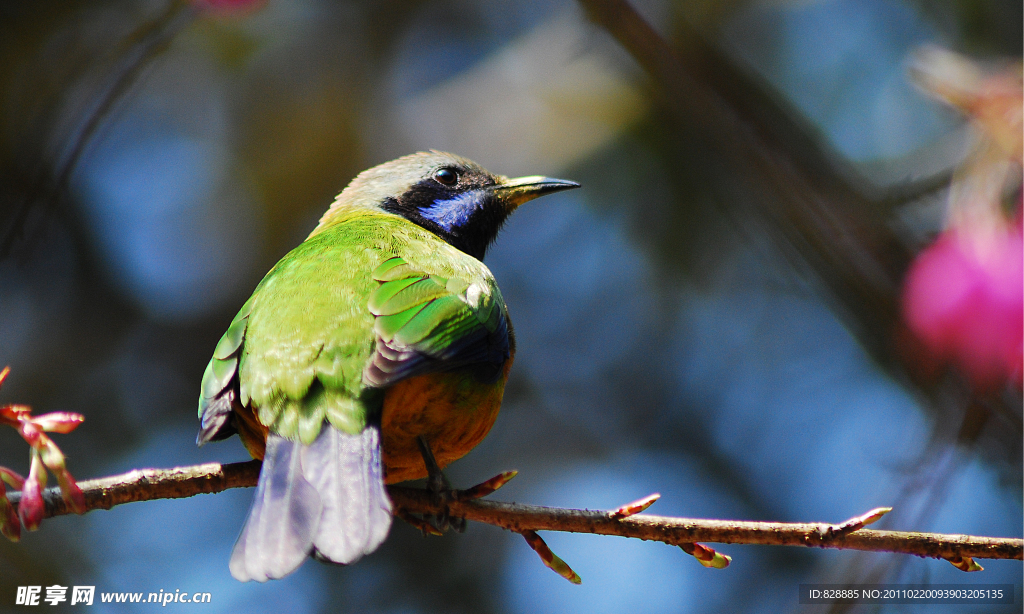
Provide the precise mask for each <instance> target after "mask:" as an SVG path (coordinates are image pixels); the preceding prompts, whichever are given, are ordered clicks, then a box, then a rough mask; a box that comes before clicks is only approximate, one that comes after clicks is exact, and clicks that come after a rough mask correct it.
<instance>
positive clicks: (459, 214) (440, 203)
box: [420, 190, 487, 232]
mask: <svg viewBox="0 0 1024 614" xmlns="http://www.w3.org/2000/svg"><path fill="white" fill-rule="evenodd" d="M486 198H487V192H486V191H485V190H473V191H472V192H464V193H462V194H459V195H458V196H456V197H454V198H450V199H448V200H436V201H434V202H433V203H431V205H430V206H429V207H424V208H423V209H420V215H422V216H423V219H426V220H430V221H431V222H434V223H435V224H437V225H438V226H440V227H441V228H443V229H444V230H445V231H446V232H452V231H454V230H455V229H457V228H462V227H464V226H465V225H466V224H467V223H468V222H469V219H470V218H471V217H472V216H473V213H475V212H476V211H477V210H479V209H480V208H482V207H483V206H484V201H485V199H486Z"/></svg>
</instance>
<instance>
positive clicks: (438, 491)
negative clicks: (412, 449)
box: [416, 435, 466, 533]
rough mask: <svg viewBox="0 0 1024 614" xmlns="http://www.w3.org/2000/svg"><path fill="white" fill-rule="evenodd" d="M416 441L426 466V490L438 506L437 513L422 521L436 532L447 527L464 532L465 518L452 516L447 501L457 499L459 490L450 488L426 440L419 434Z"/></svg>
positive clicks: (442, 530)
mask: <svg viewBox="0 0 1024 614" xmlns="http://www.w3.org/2000/svg"><path fill="white" fill-rule="evenodd" d="M416 441H417V443H418V444H419V446H420V454H422V455H423V463H424V464H425V465H426V466H427V491H428V492H430V500H431V503H432V504H433V505H435V506H437V507H438V508H440V512H438V513H437V514H434V515H431V516H425V517H424V518H423V520H424V522H426V523H428V524H430V525H431V526H432V527H433V528H434V529H435V530H436V531H437V532H438V533H444V532H445V531H447V530H448V529H454V530H455V531H456V532H458V533H462V532H464V531H465V530H466V519H465V518H458V517H455V516H452V515H451V514H450V513H449V510H448V504H449V503H452V502H453V501H458V500H459V498H458V492H459V491H457V490H455V489H453V488H452V486H451V483H449V482H448V478H446V477H445V475H444V473H443V472H442V471H441V468H440V467H439V466H438V464H437V460H435V459H434V453H433V451H431V449H430V444H429V443H427V440H426V439H425V438H424V437H423V436H422V435H421V436H419V437H417V438H416Z"/></svg>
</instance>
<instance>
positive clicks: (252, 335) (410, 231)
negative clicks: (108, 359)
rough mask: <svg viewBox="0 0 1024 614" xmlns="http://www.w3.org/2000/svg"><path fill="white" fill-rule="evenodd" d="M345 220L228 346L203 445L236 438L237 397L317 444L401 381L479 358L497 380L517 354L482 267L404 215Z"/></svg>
mask: <svg viewBox="0 0 1024 614" xmlns="http://www.w3.org/2000/svg"><path fill="white" fill-rule="evenodd" d="M336 219H337V221H336V222H334V223H332V224H330V225H328V226H326V227H323V228H319V229H318V230H317V231H316V232H315V233H314V234H313V235H311V236H310V237H309V238H308V239H307V240H306V241H305V242H303V243H302V244H301V245H299V246H298V247H296V248H295V249H294V250H292V251H291V252H289V253H288V254H287V255H286V256H285V257H284V258H282V259H281V261H280V262H278V264H277V265H276V266H275V267H274V268H273V269H272V270H271V271H270V272H269V273H268V274H267V276H266V277H265V278H264V279H263V281H262V282H260V284H259V286H257V288H256V290H255V292H254V293H253V296H252V298H250V299H249V301H248V302H246V304H245V305H244V306H243V307H242V309H241V310H240V311H239V313H238V315H237V316H236V317H235V319H234V320H233V321H232V323H231V326H229V327H228V330H227V332H226V333H225V334H224V336H223V337H222V338H221V340H220V342H219V343H218V344H217V348H216V350H214V356H213V359H212V360H211V361H210V364H209V366H208V367H207V371H206V375H205V376H204V378H203V393H202V396H201V398H200V401H199V413H200V417H201V419H202V420H203V429H202V430H201V431H200V436H199V440H200V442H205V441H209V440H211V439H220V438H223V437H227V436H229V435H231V434H233V432H234V431H233V429H232V428H231V427H230V423H229V422H228V421H227V416H228V415H229V414H230V407H231V401H232V400H233V399H234V398H235V396H232V395H237V398H238V400H239V401H240V402H241V403H242V405H249V404H250V403H251V404H252V406H253V407H255V408H256V410H257V416H258V417H259V420H260V422H262V423H263V424H265V425H267V426H268V427H269V428H270V430H271V432H274V433H277V434H279V435H281V436H283V437H286V438H288V439H292V440H297V441H300V442H301V443H303V444H307V445H308V444H310V443H312V442H313V441H314V440H315V439H316V437H317V435H318V434H319V432H320V428H321V426H322V424H323V422H324V420H327V421H329V422H330V423H331V424H332V425H333V426H334V427H336V428H338V429H340V430H342V431H344V432H346V433H351V434H355V433H358V432H360V431H362V429H363V428H365V426H366V424H367V422H368V420H370V419H371V418H372V417H373V416H374V414H375V412H379V410H380V407H381V403H382V399H383V395H382V393H381V391H380V389H381V388H383V387H386V386H389V385H391V384H393V383H395V382H397V381H400V380H401V379H405V378H407V377H412V376H414V375H417V374H422V373H425V372H429V371H437V370H446V369H452V368H458V367H460V366H465V365H467V364H478V363H479V364H480V365H483V366H482V369H483V372H484V374H485V378H490V377H492V375H493V373H496V372H497V370H498V369H500V365H501V364H503V363H504V361H505V360H506V359H507V358H508V355H509V351H510V341H509V337H510V335H509V332H508V327H507V316H506V313H505V307H504V303H503V302H502V299H501V294H500V293H499V292H498V288H497V285H496V284H495V282H494V278H493V276H492V275H491V273H490V271H489V270H488V269H487V267H486V266H484V265H483V263H481V262H480V261H478V260H476V259H474V258H472V257H471V256H468V255H467V254H464V253H463V252H460V251H458V250H456V249H455V248H453V247H451V246H450V245H448V244H447V243H445V242H444V241H442V240H441V239H440V238H438V237H437V236H435V235H433V234H432V233H430V232H428V231H426V230H424V229H422V228H420V227H419V226H416V225H415V224H412V223H411V222H409V221H407V220H404V219H402V218H400V217H398V216H394V215H390V214H387V213H383V212H380V211H373V210H366V209H359V210H355V209H354V210H352V211H351V212H350V213H349V214H348V215H339V216H337V218H336ZM492 372H493V373H492Z"/></svg>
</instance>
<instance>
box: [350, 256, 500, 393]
mask: <svg viewBox="0 0 1024 614" xmlns="http://www.w3.org/2000/svg"><path fill="white" fill-rule="evenodd" d="M481 266H482V265H481ZM373 278H374V279H376V280H377V281H380V282H381V285H380V287H379V288H377V289H376V290H375V291H374V292H373V294H371V295H370V301H369V306H370V311H371V313H373V315H374V316H376V321H375V322H374V330H375V332H376V333H377V336H378V341H377V348H376V352H375V354H374V359H373V362H372V363H371V364H370V365H369V366H368V367H367V369H366V371H365V372H364V375H363V378H364V380H366V381H367V382H370V383H372V384H373V385H375V386H387V385H390V384H392V383H394V382H397V381H400V380H402V379H405V378H408V377H413V376H415V375H420V374H423V373H429V372H432V371H444V370H450V369H456V368H461V367H465V366H468V365H472V366H474V367H475V368H476V369H478V370H479V374H480V376H481V379H484V380H493V379H495V378H496V377H497V375H498V373H499V372H500V370H501V366H502V365H503V364H504V363H505V361H506V360H508V358H509V355H510V339H509V334H508V327H507V317H506V315H505V307H504V303H503V302H502V299H501V294H500V293H499V292H498V288H497V285H495V283H494V279H493V277H491V276H490V274H489V272H488V273H487V275H485V276H481V277H479V278H477V279H474V280H472V281H470V280H467V279H464V278H459V277H444V276H442V275H436V274H430V273H428V272H425V271H423V270H420V268H419V267H417V266H414V265H412V264H410V263H409V262H408V261H407V258H403V257H400V256H395V257H393V258H391V259H389V260H387V261H385V262H384V263H383V264H381V265H380V266H379V267H377V269H376V270H374V272H373Z"/></svg>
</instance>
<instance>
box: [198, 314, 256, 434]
mask: <svg viewBox="0 0 1024 614" xmlns="http://www.w3.org/2000/svg"><path fill="white" fill-rule="evenodd" d="M254 296H255V295H254ZM250 311H252V298H250V299H249V300H248V301H246V302H245V304H244V305H242V308H241V309H240V310H239V311H238V315H236V316H235V319H234V320H232V321H231V326H229V327H228V330H227V332H225V333H224V335H223V336H222V337H221V338H220V341H219V342H218V343H217V348H216V349H214V351H213V358H211V359H210V362H209V364H207V365H206V372H205V373H204V374H203V384H202V393H201V394H200V395H199V421H200V427H199V435H197V436H196V444H198V445H200V446H201V445H203V444H204V443H206V442H208V441H217V440H220V439H225V438H227V437H230V436H231V435H234V434H235V433H236V430H235V427H234V425H233V424H232V423H231V420H230V418H231V410H232V407H233V405H234V402H235V401H236V400H237V398H238V357H239V354H240V353H241V350H242V340H243V339H244V338H245V329H246V325H247V324H248V323H249V312H250Z"/></svg>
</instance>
